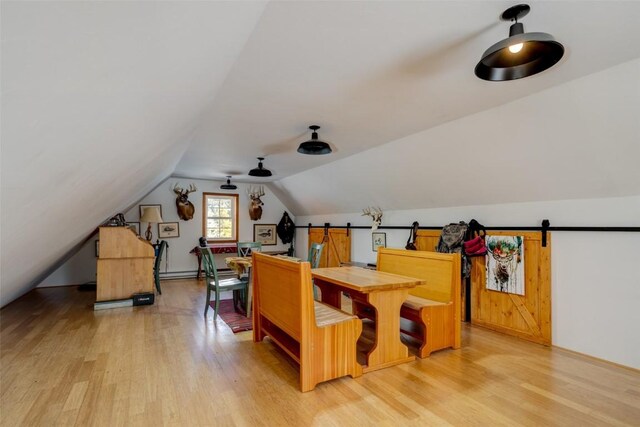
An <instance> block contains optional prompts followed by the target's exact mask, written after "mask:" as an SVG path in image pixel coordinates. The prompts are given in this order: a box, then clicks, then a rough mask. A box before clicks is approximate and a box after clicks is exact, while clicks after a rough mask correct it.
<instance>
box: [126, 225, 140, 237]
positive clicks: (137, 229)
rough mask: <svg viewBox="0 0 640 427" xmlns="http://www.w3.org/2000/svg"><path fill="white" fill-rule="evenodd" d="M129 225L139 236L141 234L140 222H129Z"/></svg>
mask: <svg viewBox="0 0 640 427" xmlns="http://www.w3.org/2000/svg"><path fill="white" fill-rule="evenodd" d="M127 227H129V228H130V229H132V230H133V231H134V233H136V234H137V235H138V236H139V235H140V223H139V222H127Z"/></svg>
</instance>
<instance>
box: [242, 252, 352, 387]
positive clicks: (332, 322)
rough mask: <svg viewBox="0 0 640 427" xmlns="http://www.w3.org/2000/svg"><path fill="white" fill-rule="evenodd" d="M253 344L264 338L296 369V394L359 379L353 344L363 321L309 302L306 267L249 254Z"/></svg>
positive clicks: (309, 279) (300, 263)
mask: <svg viewBox="0 0 640 427" xmlns="http://www.w3.org/2000/svg"><path fill="white" fill-rule="evenodd" d="M253 290H254V291H253V292H254V309H255V310H254V313H253V341H254V342H256V343H257V342H260V341H262V340H263V339H264V337H265V336H269V337H270V338H271V341H272V342H273V343H275V344H277V345H278V346H279V347H280V348H282V349H283V350H284V352H285V353H287V354H288V355H289V356H291V357H292V358H293V360H295V361H296V362H297V363H298V364H299V365H300V389H301V390H302V391H303V392H304V391H310V390H313V389H314V388H315V386H316V384H318V383H320V382H323V381H328V380H331V379H334V378H340V377H343V376H345V375H350V376H351V377H353V378H355V377H358V376H360V375H362V366H360V365H359V364H358V362H357V361H356V342H357V341H358V337H359V336H360V333H361V332H362V321H361V320H360V319H358V318H356V317H355V316H353V315H350V314H348V313H345V312H343V311H341V310H338V309H336V308H333V307H331V306H329V305H326V304H323V303H321V302H318V301H314V300H313V295H312V292H311V266H310V264H309V263H308V262H296V261H290V260H285V259H282V258H278V257H273V256H268V255H264V254H261V253H257V252H255V253H254V254H253Z"/></svg>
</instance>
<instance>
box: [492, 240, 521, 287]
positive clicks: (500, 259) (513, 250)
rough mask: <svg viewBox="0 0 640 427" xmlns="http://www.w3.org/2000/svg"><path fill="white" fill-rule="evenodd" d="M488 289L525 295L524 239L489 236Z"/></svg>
mask: <svg viewBox="0 0 640 427" xmlns="http://www.w3.org/2000/svg"><path fill="white" fill-rule="evenodd" d="M485 239H486V245H487V289H488V290H491V291H498V292H505V293H508V294H517V295H524V237H523V236H487V237H486V238H485Z"/></svg>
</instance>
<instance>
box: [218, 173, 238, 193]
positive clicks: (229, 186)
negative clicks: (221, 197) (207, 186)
mask: <svg viewBox="0 0 640 427" xmlns="http://www.w3.org/2000/svg"><path fill="white" fill-rule="evenodd" d="M236 188H238V187H237V186H235V185H233V184H232V183H231V175H227V183H226V184H222V185H221V186H220V189H222V190H235V189H236Z"/></svg>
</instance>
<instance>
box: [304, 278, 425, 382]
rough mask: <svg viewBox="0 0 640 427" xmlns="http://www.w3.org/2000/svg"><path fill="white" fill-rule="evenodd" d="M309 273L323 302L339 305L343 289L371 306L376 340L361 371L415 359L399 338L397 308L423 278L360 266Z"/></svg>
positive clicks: (398, 311) (398, 312)
mask: <svg viewBox="0 0 640 427" xmlns="http://www.w3.org/2000/svg"><path fill="white" fill-rule="evenodd" d="M311 276H312V277H313V279H314V283H315V285H316V286H318V287H319V288H320V290H321V291H322V302H324V303H327V304H330V305H332V306H334V307H336V308H341V297H342V292H346V293H348V294H349V295H350V296H351V298H352V300H354V301H357V302H362V303H364V304H368V305H370V306H372V307H373V308H374V310H375V313H376V341H375V344H374V346H373V348H372V349H371V351H370V352H369V354H367V366H365V367H363V372H370V371H375V370H377V369H382V368H386V367H389V366H393V365H397V364H400V363H404V362H410V361H412V360H414V359H415V356H409V349H408V348H407V346H406V345H404V344H403V343H402V341H400V307H402V303H403V302H404V300H405V299H407V295H409V289H410V288H414V287H416V286H418V285H420V284H423V283H424V282H423V281H422V280H420V279H416V278H414V277H407V276H400V275H397V274H391V273H384V272H381V271H376V270H368V269H364V268H359V267H331V268H316V269H314V270H311Z"/></svg>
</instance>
